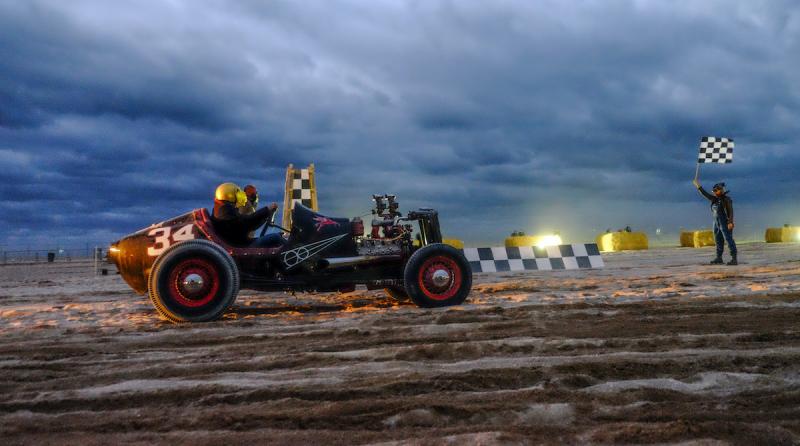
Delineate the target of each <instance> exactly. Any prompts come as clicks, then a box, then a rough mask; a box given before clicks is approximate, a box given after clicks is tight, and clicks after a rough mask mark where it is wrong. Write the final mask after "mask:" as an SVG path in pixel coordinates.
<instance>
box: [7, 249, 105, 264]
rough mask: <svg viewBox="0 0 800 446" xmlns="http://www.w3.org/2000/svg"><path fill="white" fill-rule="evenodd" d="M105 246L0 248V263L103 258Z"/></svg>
mask: <svg viewBox="0 0 800 446" xmlns="http://www.w3.org/2000/svg"><path fill="white" fill-rule="evenodd" d="M105 246H106V245H98V246H96V247H95V246H88V247H86V246H85V247H83V248H54V249H12V250H3V249H0V264H8V263H46V262H71V261H77V260H82V261H86V260H95V259H104V258H105V256H106V250H105Z"/></svg>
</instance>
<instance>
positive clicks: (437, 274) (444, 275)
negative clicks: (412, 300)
mask: <svg viewBox="0 0 800 446" xmlns="http://www.w3.org/2000/svg"><path fill="white" fill-rule="evenodd" d="M432 279H433V284H434V285H436V286H437V287H443V286H445V285H447V284H448V283H450V273H449V272H447V270H444V269H437V270H436V271H434V272H433V277H432Z"/></svg>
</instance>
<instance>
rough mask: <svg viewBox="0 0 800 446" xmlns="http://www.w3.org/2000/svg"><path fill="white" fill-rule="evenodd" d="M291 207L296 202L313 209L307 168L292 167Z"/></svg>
mask: <svg viewBox="0 0 800 446" xmlns="http://www.w3.org/2000/svg"><path fill="white" fill-rule="evenodd" d="M291 200H292V207H293V208H294V205H295V204H296V203H300V204H302V205H303V206H305V207H307V208H309V209H313V206H312V202H311V176H310V175H309V171H308V169H294V171H293V172H292V192H291Z"/></svg>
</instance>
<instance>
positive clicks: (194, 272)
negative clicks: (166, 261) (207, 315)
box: [169, 258, 219, 307]
mask: <svg viewBox="0 0 800 446" xmlns="http://www.w3.org/2000/svg"><path fill="white" fill-rule="evenodd" d="M196 277H199V278H200V280H201V285H199V286H198V285H195V286H189V285H187V283H186V282H187V279H196ZM169 290H170V294H172V297H173V298H174V299H175V300H176V301H177V302H178V303H179V304H181V305H183V306H186V307H200V306H202V305H205V304H207V303H209V302H211V299H213V298H214V296H215V295H216V294H217V291H218V290H219V273H218V272H217V268H216V267H214V265H212V264H211V263H210V262H208V261H207V260H204V259H197V258H194V259H187V260H183V261H181V262H180V263H178V264H177V265H175V267H174V268H172V272H171V273H170V275H169Z"/></svg>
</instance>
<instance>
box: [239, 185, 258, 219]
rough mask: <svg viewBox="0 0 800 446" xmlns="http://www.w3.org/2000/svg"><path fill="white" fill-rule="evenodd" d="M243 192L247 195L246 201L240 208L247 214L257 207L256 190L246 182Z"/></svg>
mask: <svg viewBox="0 0 800 446" xmlns="http://www.w3.org/2000/svg"><path fill="white" fill-rule="evenodd" d="M244 194H245V195H246V196H247V203H245V205H244V207H243V208H242V213H243V214H245V215H249V214H252V213H253V212H255V211H256V209H258V190H257V189H256V187H255V186H253V185H252V184H248V185H247V186H245V187H244Z"/></svg>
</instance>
